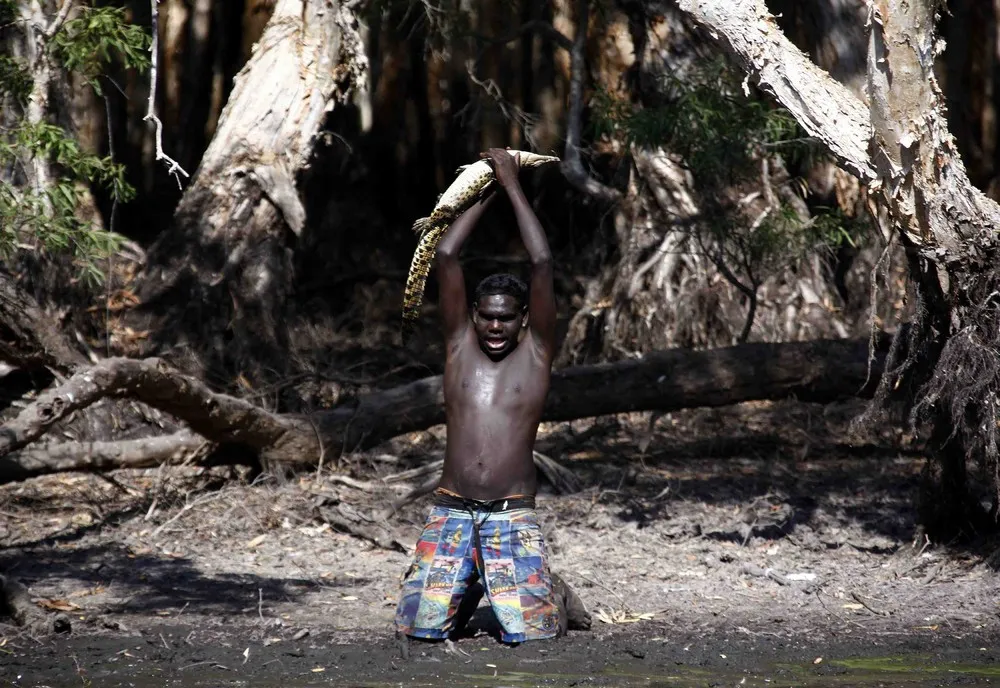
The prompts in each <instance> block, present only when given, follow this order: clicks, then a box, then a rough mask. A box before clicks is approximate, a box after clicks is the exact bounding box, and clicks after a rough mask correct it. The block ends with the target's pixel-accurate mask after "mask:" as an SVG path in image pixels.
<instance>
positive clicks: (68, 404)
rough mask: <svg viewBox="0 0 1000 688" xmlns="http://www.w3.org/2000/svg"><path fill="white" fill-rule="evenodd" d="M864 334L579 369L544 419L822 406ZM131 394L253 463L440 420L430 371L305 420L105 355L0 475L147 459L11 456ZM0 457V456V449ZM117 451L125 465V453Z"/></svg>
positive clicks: (856, 376) (856, 367)
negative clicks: (98, 404)
mask: <svg viewBox="0 0 1000 688" xmlns="http://www.w3.org/2000/svg"><path fill="white" fill-rule="evenodd" d="M868 354H869V346H868V342H867V341H866V340H823V341H814V342H795V343H786V344H762V343H755V344H743V345H739V346H732V347H727V348H722V349H712V350H706V351H691V350H687V349H675V350H669V351H660V352H656V353H653V354H649V355H646V356H644V357H642V358H640V359H635V360H629V361H620V362H616V363H604V364H599V365H589V366H578V367H573V368H568V369H565V370H561V371H557V372H555V373H554V374H553V378H552V386H551V388H550V391H549V397H548V400H547V403H546V406H545V411H544V414H543V420H547V421H560V420H572V419H575V418H585V417H591V416H598V415H605V414H610V413H621V412H628V411H648V410H656V411H673V410H678V409H682V408H692V407H703V406H727V405H730V404H736V403H740V402H744V401H752V400H759V399H784V398H788V397H795V398H798V399H800V400H802V401H811V402H821V403H822V402H830V401H834V400H837V399H843V398H847V397H852V396H866V395H870V394H871V393H872V391H873V390H874V389H875V386H876V385H877V383H878V380H879V376H880V373H881V367H880V361H881V358H880V357H876V358H875V359H874V360H873V361H872V362H871V365H870V366H869V355H868ZM108 396H112V397H115V396H117V397H123V396H124V397H132V398H136V399H139V400H141V401H143V402H145V403H146V404H148V405H150V406H152V407H154V408H157V409H160V410H161V411H165V412H167V413H170V414H172V415H174V416H175V417H177V418H178V419H180V420H182V421H184V422H186V423H187V424H188V426H189V427H190V428H191V429H192V430H193V431H194V432H197V433H198V434H200V435H201V436H202V437H204V438H205V439H207V440H209V441H210V442H213V443H216V444H218V445H219V446H220V448H223V447H228V448H230V449H232V448H234V447H238V448H240V449H242V450H243V452H242V455H246V454H247V452H249V453H251V454H253V455H256V456H257V457H259V458H260V459H262V460H267V461H270V462H281V463H287V464H315V463H317V462H318V461H319V460H320V458H321V457H324V456H332V455H338V454H341V453H344V452H346V451H353V450H356V449H361V448H366V447H371V446H374V445H376V444H379V443H380V442H383V441H385V440H387V439H390V438H392V437H395V436H397V435H401V434H404V433H407V432H412V431H416V430H422V429H426V428H429V427H431V426H433V425H437V424H440V423H443V422H444V404H443V397H442V381H441V377H440V376H437V377H430V378H426V379H423V380H419V381H417V382H413V383H410V384H407V385H402V386H400V387H395V388H392V389H388V390H384V391H381V392H376V393H373V394H370V395H368V396H366V397H364V398H362V399H361V400H359V401H358V402H357V403H354V404H351V405H349V406H344V407H338V408H335V409H332V410H330V411H326V412H322V413H317V414H315V415H313V416H308V417H307V416H299V415H280V414H272V413H270V412H268V411H266V410H264V409H262V408H259V407H257V406H254V405H253V404H250V403H249V402H246V401H243V400H241V399H237V398H235V397H232V396H229V395H226V394H219V393H216V392H213V391H212V390H210V389H209V388H208V387H207V386H206V385H205V384H204V383H202V382H201V381H199V380H197V379H195V378H192V377H189V376H187V375H184V374H182V373H179V372H177V371H175V370H173V369H172V368H170V367H168V366H167V365H165V364H164V363H163V362H162V361H160V360H158V359H145V360H133V359H122V358H118V359H108V360H106V361H102V362H101V363H99V364H97V365H95V366H93V367H91V368H88V369H86V370H83V371H81V372H78V373H77V374H75V375H74V376H73V377H72V378H70V379H69V380H68V381H66V382H65V383H64V384H62V385H59V386H56V387H53V388H51V389H49V390H47V391H46V392H44V393H43V394H41V395H40V396H39V397H38V399H37V401H35V402H34V403H33V404H31V405H30V406H28V407H27V408H26V409H24V410H23V411H22V412H21V413H20V414H19V415H18V416H17V417H16V418H14V419H12V420H11V421H10V422H8V423H6V424H5V425H3V426H2V427H0V456H4V458H3V459H0V482H4V481H9V480H12V479H13V480H16V479H19V476H26V475H29V474H30V475H40V474H42V473H52V472H57V471H65V470H105V469H110V468H114V467H118V466H121V467H124V466H126V465H130V466H136V465H142V464H143V462H144V461H145V464H144V465H149V461H148V460H143V459H141V457H137V455H136V450H137V448H138V447H140V446H141V445H138V444H132V445H129V447H128V449H129V451H124V450H123V453H122V455H121V457H116V455H115V454H114V452H111V451H109V450H108V449H109V448H108V447H101V449H102V450H104V451H102V452H96V451H90V452H89V453H88V452H87V451H84V450H83V449H82V448H80V447H76V448H75V449H76V451H69V450H60V451H57V452H54V453H53V458H52V460H51V461H46V460H45V459H44V452H43V451H39V452H21V453H19V454H11V452H14V451H16V450H18V449H20V448H22V447H25V446H27V445H28V444H30V443H31V442H34V441H35V440H37V439H39V438H40V437H42V436H43V435H44V434H45V433H46V431H47V430H48V429H49V428H50V427H52V425H53V424H55V423H56V422H58V421H59V420H60V419H62V418H64V417H66V416H67V415H69V414H70V413H72V412H74V411H78V410H81V409H83V408H86V407H87V406H89V405H91V404H93V403H94V402H95V401H97V400H98V399H101V398H104V397H108ZM192 442H193V441H192V440H190V439H189V438H188V439H185V438H182V437H176V438H175V441H174V442H173V444H169V443H166V444H164V443H161V444H159V445H152V444H151V445H149V447H148V451H149V452H153V451H154V449H153V448H154V447H156V448H157V451H158V452H159V455H160V456H173V455H176V454H177V453H178V452H181V453H183V452H184V451H190V450H191V443H192ZM5 455H6V456H5ZM125 456H127V457H128V460H127V461H126V460H125V458H123V457H125Z"/></svg>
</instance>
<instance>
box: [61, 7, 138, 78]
mask: <svg viewBox="0 0 1000 688" xmlns="http://www.w3.org/2000/svg"><path fill="white" fill-rule="evenodd" d="M151 40H152V39H151V38H150V36H149V34H148V33H146V31H145V30H144V29H143V28H142V27H139V26H136V25H134V24H129V23H128V22H127V21H126V20H125V9H124V8H122V7H87V8H84V10H83V12H82V14H81V16H79V17H77V18H75V19H70V20H69V21H67V22H66V23H65V24H63V26H62V28H61V29H60V30H59V31H58V32H57V33H56V35H55V36H53V37H52V46H53V55H55V57H56V58H57V59H58V60H59V61H60V62H62V64H63V65H64V66H65V67H66V69H68V70H70V71H73V72H76V73H78V74H80V75H82V76H83V77H84V78H85V79H86V80H87V82H88V83H89V84H90V85H91V86H92V87H93V88H94V90H95V91H97V92H98V93H101V85H100V82H99V81H98V79H97V77H98V76H100V74H101V73H102V72H103V71H104V70H105V69H106V68H107V66H108V65H109V64H111V62H112V61H113V60H114V58H115V57H117V58H118V59H119V60H120V61H121V64H122V65H123V66H124V67H125V68H126V69H138V70H139V71H145V70H146V69H148V68H149V65H150V60H149V46H150V43H151Z"/></svg>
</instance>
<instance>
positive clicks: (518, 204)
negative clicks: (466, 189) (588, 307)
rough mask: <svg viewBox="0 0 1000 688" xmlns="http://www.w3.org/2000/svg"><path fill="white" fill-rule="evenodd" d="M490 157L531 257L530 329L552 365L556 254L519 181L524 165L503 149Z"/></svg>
mask: <svg viewBox="0 0 1000 688" xmlns="http://www.w3.org/2000/svg"><path fill="white" fill-rule="evenodd" d="M486 155H487V156H488V157H489V158H490V160H492V161H493V173H494V175H495V176H496V179H497V183H498V184H500V186H502V187H503V188H504V190H505V191H506V192H507V196H508V197H509V198H510V203H511V205H512V206H513V207H514V215H515V217H516V218H517V226H518V229H519V230H520V231H521V241H522V242H524V247H525V248H526V249H527V250H528V255H529V256H530V257H531V284H530V287H529V297H528V329H529V330H530V331H531V334H532V338H533V339H534V340H535V344H536V345H537V346H539V347H540V349H541V351H542V353H543V354H544V355H545V356H546V357H547V358H548V360H549V361H551V360H552V359H553V358H554V357H555V348H556V296H555V290H554V289H553V286H552V251H551V249H549V242H548V239H546V238H545V231H544V230H543V229H542V223H541V222H539V221H538V217H537V216H536V215H535V211H534V210H532V209H531V204H529V203H528V199H527V198H525V196H524V190H523V189H522V188H521V183H520V182H519V181H518V179H517V170H518V167H519V165H520V161H517V160H515V158H514V157H513V156H511V154H510V153H508V152H507V151H505V150H504V149H502V148H491V149H490V150H489V151H487V152H486Z"/></svg>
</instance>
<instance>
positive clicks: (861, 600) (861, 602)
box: [851, 590, 889, 616]
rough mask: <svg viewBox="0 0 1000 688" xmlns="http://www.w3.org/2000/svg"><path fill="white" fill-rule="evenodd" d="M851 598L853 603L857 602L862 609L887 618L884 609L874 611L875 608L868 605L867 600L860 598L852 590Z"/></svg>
mask: <svg viewBox="0 0 1000 688" xmlns="http://www.w3.org/2000/svg"><path fill="white" fill-rule="evenodd" d="M851 597H853V598H854V601H855V602H857V603H858V604H860V605H861V606H862V607H864V608H865V609H867V610H868V611H870V612H871V613H872V614H875V615H876V616H889V612H887V611H885V610H884V609H876V608H875V607H873V606H872V605H871V603H869V602H868V600H866V599H865V598H864V597H862V596H861V594H860V593H859V592H858V591H856V590H852V591H851Z"/></svg>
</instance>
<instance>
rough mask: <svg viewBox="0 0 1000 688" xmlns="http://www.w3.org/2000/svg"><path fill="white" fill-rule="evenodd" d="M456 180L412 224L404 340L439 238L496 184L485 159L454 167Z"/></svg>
mask: <svg viewBox="0 0 1000 688" xmlns="http://www.w3.org/2000/svg"><path fill="white" fill-rule="evenodd" d="M507 152H508V153H510V154H511V155H516V156H518V160H519V161H520V166H521V167H538V166H540V165H544V164H546V163H550V162H559V158H557V157H555V156H552V155H538V154H537V153H529V152H527V151H518V150H511V149H509V148H508V149H507ZM456 173H457V174H458V176H457V177H456V178H455V181H453V182H452V183H451V185H450V186H449V187H448V188H447V189H446V190H445V192H444V193H443V194H441V195H440V196H439V197H438V201H437V204H436V205H435V206H434V210H433V212H431V214H430V215H428V216H427V217H421V218H420V219H418V220H417V221H416V222H414V223H413V232H414V233H415V234H416V235H417V237H418V240H417V248H416V250H415V251H414V253H413V260H412V261H411V262H410V271H409V273H408V274H407V276H406V289H405V290H404V292H403V327H402V335H403V342H404V343H405V342H406V341H407V340H408V339H409V337H410V335H411V334H412V333H413V329H414V326H415V324H416V320H417V316H418V315H419V314H420V305H421V304H422V303H423V299H424V286H425V285H426V283H427V275H428V274H429V273H430V271H431V263H432V262H433V260H434V251H435V249H437V245H438V242H439V241H441V237H443V236H444V233H445V232H446V231H447V230H448V227H450V226H451V223H452V222H454V221H455V220H457V219H458V217H459V216H460V215H461V214H462V213H464V212H465V211H466V210H468V209H469V208H471V207H472V205H473V204H474V203H476V202H477V201H479V200H481V199H483V198H485V197H486V196H487V194H488V193H489V192H490V191H491V189H492V187H493V185H494V184H495V183H496V178H495V177H494V176H493V168H492V167H491V166H490V163H489V161H488V160H479V161H477V162H474V163H471V164H469V165H462V166H461V167H459V168H458V169H457V170H456Z"/></svg>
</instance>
